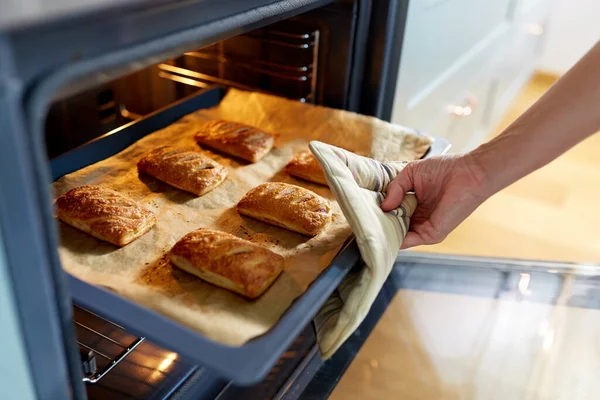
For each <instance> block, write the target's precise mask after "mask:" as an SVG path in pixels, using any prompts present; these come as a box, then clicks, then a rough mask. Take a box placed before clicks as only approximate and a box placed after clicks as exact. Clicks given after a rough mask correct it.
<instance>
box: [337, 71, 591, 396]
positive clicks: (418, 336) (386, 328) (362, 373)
mask: <svg viewBox="0 0 600 400" xmlns="http://www.w3.org/2000/svg"><path fill="white" fill-rule="evenodd" d="M552 83H553V80H552V79H550V78H548V77H545V76H536V77H534V78H533V79H532V80H531V81H530V82H529V84H528V85H527V86H526V88H525V89H524V90H523V91H522V93H521V94H520V95H519V96H518V97H517V98H516V100H515V102H514V104H513V106H512V107H511V109H510V110H509V111H508V113H507V115H506V118H505V120H504V121H503V123H502V124H501V126H500V127H498V130H497V132H495V133H494V135H496V134H498V133H500V132H501V130H502V129H503V128H504V127H505V126H507V125H508V124H509V123H510V122H511V121H513V120H514V119H516V118H517V117H518V116H519V115H520V114H521V113H522V112H523V111H525V110H526V109H527V108H528V107H529V106H530V105H531V104H532V103H533V102H535V100H536V99H538V98H539V97H540V96H541V95H542V94H543V93H544V92H545V91H546V90H547V89H548V88H549V87H550V86H551V84H552ZM598 154H600V135H596V136H593V137H591V138H589V139H588V140H586V141H585V142H583V143H581V144H579V145H578V146H576V147H575V148H573V149H572V150H570V151H569V152H567V153H566V154H564V155H563V156H561V157H560V158H558V159H557V160H555V161H554V162H553V163H551V164H550V165H548V166H546V167H545V168H543V169H541V170H539V171H537V172H535V173H533V174H531V175H530V176H528V177H526V178H524V179H522V180H521V181H519V182H517V183H515V184H514V185H512V186H510V187H508V188H507V189H505V190H503V191H502V192H500V193H498V194H497V195H495V196H494V197H492V198H491V199H489V200H488V201H487V202H486V203H484V204H483V205H482V206H481V207H480V208H479V209H478V210H476V212H475V213H474V214H473V215H471V216H470V217H469V218H468V219H467V220H466V221H465V222H464V223H463V224H462V225H461V226H459V227H458V228H457V229H456V230H455V231H454V232H453V233H452V234H450V235H449V237H448V238H447V239H446V240H445V241H444V242H443V243H441V244H438V245H436V246H430V247H423V248H418V249H416V251H423V252H435V253H452V254H465V255H477V256H493V257H511V258H525V259H539V260H555V261H576V262H595V263H600V209H598V201H599V199H600V184H599V183H600V157H598ZM528 304H529V303H519V302H504V301H502V300H496V299H493V298H490V299H482V298H476V297H472V296H460V295H444V294H437V293H426V292H419V291H410V290H408V291H407V290H402V291H400V292H398V294H397V295H396V297H395V298H394V300H393V301H392V303H391V304H390V306H389V307H388V309H387V311H386V312H385V314H384V316H383V317H382V319H381V320H380V322H379V324H378V325H377V327H376V328H375V330H374V331H373V333H372V334H371V336H370V337H369V339H368V340H367V342H366V343H365V345H364V346H363V348H362V349H361V351H360V352H359V354H358V355H357V357H356V359H355V360H354V362H353V363H352V365H351V366H350V367H349V369H348V370H347V372H346V374H345V375H344V377H343V378H342V380H341V381H340V383H339V384H338V385H337V387H336V389H335V390H334V392H333V394H332V396H331V397H330V398H331V399H333V400H342V399H361V400H362V399H365V400H368V399H373V400H375V399H377V400H386V399H507V398H523V399H525V398H527V399H538V398H540V399H541V398H553V399H558V398H565V399H569V398H575V397H573V393H574V392H572V390H574V388H575V385H576V384H577V385H579V387H580V388H584V389H586V390H587V389H589V388H590V387H591V388H594V390H595V392H594V393H596V395H597V393H600V391H598V389H600V388H598V386H597V385H598V384H597V383H593V382H596V381H597V380H596V379H595V378H593V375H591V376H590V379H591V380H590V381H585V379H587V378H585V376H587V373H586V372H585V371H592V372H593V374H597V373H600V357H599V356H597V355H595V356H594V355H590V354H591V353H594V352H598V351H600V349H593V348H588V346H587V345H583V344H581V345H577V344H576V343H595V342H597V339H594V336H593V335H596V334H598V333H599V332H600V311H596V310H583V311H582V310H581V309H575V308H572V307H564V308H562V309H561V311H560V312H559V311H557V309H558V308H559V307H553V306H550V305H548V306H541V305H528ZM557 304H558V303H557ZM538 306H539V307H547V308H543V309H536V310H537V311H535V312H534V311H531V310H530V311H531V312H532V313H538V314H539V313H542V314H544V315H552V316H553V317H552V318H554V319H551V318H550V317H548V318H546V319H545V320H544V321H542V322H540V321H541V320H538V319H532V318H530V317H529V315H532V314H527V312H529V311H527V312H526V311H524V310H529V308H531V307H538ZM419 307H420V308H419ZM424 308H427V309H428V310H429V311H428V312H427V311H423V312H424V315H421V314H417V313H416V311H415V310H417V309H424ZM480 309H486V310H493V311H489V315H493V316H494V317H493V318H495V319H496V320H498V319H499V318H500V319H502V318H507V321H510V322H509V328H508V329H507V330H504V331H503V333H502V334H501V336H500V337H499V338H497V339H495V340H496V341H497V340H499V341H500V342H504V343H507V342H510V343H519V342H521V343H522V341H523V340H526V339H524V337H525V336H527V335H529V336H531V337H533V336H532V335H538V334H539V335H542V336H543V337H544V338H546V339H547V338H548V337H549V336H548V335H549V333H548V332H550V333H551V334H552V335H554V334H555V333H556V332H558V331H557V330H554V331H552V330H551V329H550V328H549V327H552V326H553V325H552V324H553V323H555V322H556V318H558V321H559V322H560V321H563V322H561V323H560V324H559V325H558V327H559V328H561V329H563V331H561V332H562V333H561V334H562V339H561V340H563V343H567V344H569V346H570V347H568V348H566V350H565V347H564V346H563V347H560V348H558V347H557V346H556V345H555V346H554V347H553V346H552V340H553V339H550V347H548V348H547V349H546V344H545V343H546V341H547V340H546V339H544V349H545V352H536V353H535V355H533V356H531V357H529V356H526V359H525V358H523V357H524V356H523V352H524V350H523V349H521V350H519V349H517V347H515V345H514V344H512V345H511V346H512V347H510V346H508V347H506V346H505V347H502V349H503V350H502V351H500V352H499V353H494V354H493V355H490V354H488V353H489V352H488V353H486V354H485V355H484V354H472V355H470V354H471V353H469V351H467V352H466V354H468V355H467V356H466V357H464V358H462V359H458V358H457V359H452V358H450V357H449V356H448V355H447V354H450V353H452V351H453V350H454V347H460V346H461V345H462V346H465V343H466V341H467V339H466V337H467V336H468V335H466V334H465V332H464V330H465V329H468V328H463V327H468V326H470V324H471V325H473V324H475V325H477V323H478V322H477V321H480V320H479V319H477V318H478V317H476V314H477V310H480ZM440 310H443V311H440ZM465 310H468V311H469V312H466V311H465ZM448 313H457V314H456V315H461V321H460V323H456V324H454V323H450V324H449V325H445V326H446V327H447V326H454V325H456V327H457V328H456V332H445V331H444V332H440V331H439V329H435V328H431V329H425V328H423V327H424V326H426V325H428V324H429V325H428V326H435V324H436V323H437V322H436V321H438V322H439V321H442V320H443V319H444V318H445V316H447V315H448ZM461 313H462V314H461ZM519 313H521V317H523V318H520V319H519V320H518V321H517V322H518V324H515V325H514V327H515V329H513V325H512V324H513V322H512V321H513V320H512V318H514V316H515V315H519ZM557 313H559V314H560V315H558V314H557ZM580 313H582V315H579V314H580ZM583 313H585V317H584V316H583ZM486 315H487V314H486ZM536 315H537V314H536ZM540 315H541V314H540ZM557 315H558V317H557ZM561 318H562V319H561ZM564 318H568V319H569V320H570V321H585V329H572V331H569V332H566V331H564V329H565V328H564V326H565V325H569V324H565V323H564ZM581 318H583V319H581ZM481 321H484V320H483V319H482V320H481ZM573 323H574V322H573ZM438 326H439V325H438ZM517 328H518V329H517ZM559 328H557V329H559ZM461 329H463V330H461ZM494 329H496V328H494ZM517 331H518V332H517ZM540 332H541V333H540ZM586 332H587V333H586ZM471 333H472V335H471V336H470V338H471V339H468V340H472V341H473V343H475V345H474V346H475V347H477V348H480V347H481V345H482V343H487V344H486V346H488V349H489V348H490V346H491V347H493V346H492V345H491V344H489V341H490V340H492V341H494V339H493V337H492V336H490V335H491V334H490V333H489V332H483V333H480V332H478V330H477V328H474V330H473V331H472V332H471ZM584 334H586V335H588V336H589V337H587V341H586V340H585V338H583V337H581V335H584ZM544 335H545V336H544ZM578 335H579V336H578ZM590 335H592V336H590ZM542 336H540V337H542ZM596 337H597V336H596ZM567 339H568V340H567ZM427 342H428V343H429V347H427V346H425V343H427ZM448 342H450V344H448ZM500 342H495V343H496V344H497V343H500ZM467 345H468V344H467ZM467 347H468V346H467ZM475 347H474V348H475ZM596 347H597V346H596ZM528 350H530V349H529V348H527V349H526V350H525V352H527V351H528ZM532 351H533V350H532ZM536 351H537V350H536ZM444 352H445V353H444ZM542 353H543V354H545V356H543V357H542V356H540V354H542ZM574 354H579V356H577V357H578V358H576V356H575V355H574ZM598 354H600V353H598ZM519 357H521V358H519ZM527 357H528V358H527ZM517 359H518V360H520V361H518V362H517V361H516V360H517ZM558 359H560V360H561V361H563V360H566V361H563V362H557V361H558ZM568 361H570V362H568ZM491 365H496V366H498V365H499V366H500V367H493V368H492V369H491V370H487V369H489V367H490V366H491ZM502 365H504V367H502ZM508 365H512V367H508ZM515 365H516V366H517V367H518V366H520V367H521V368H515V367H514V366H515ZM557 365H558V366H559V367H560V368H563V369H562V370H560V371H559V370H557V369H556V368H559V367H557ZM523 369H524V370H523ZM523 371H526V372H527V373H525V374H523V373H522V372H523ZM532 371H533V372H532ZM574 371H575V372H574ZM594 371H595V372H594ZM534 372H535V373H534ZM569 373H570V375H569ZM532 374H533V375H532ZM567 375H569V377H568V378H564V379H562V380H561V379H557V377H561V376H564V377H567ZM596 376H597V375H596ZM586 385H587V386H586ZM579 393H580V394H583V393H582V392H579ZM588 394H589V392H588ZM515 396H517V397H515ZM539 396H542V397H539ZM546 396H548V397H546ZM577 398H579V397H577Z"/></svg>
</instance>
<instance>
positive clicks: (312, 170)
mask: <svg viewBox="0 0 600 400" xmlns="http://www.w3.org/2000/svg"><path fill="white" fill-rule="evenodd" d="M285 170H286V171H287V173H288V174H290V175H292V176H295V177H296V178H301V179H304V180H307V181H310V182H314V183H319V184H321V185H327V180H326V179H325V173H324V172H323V168H321V165H320V164H319V162H318V161H317V159H316V158H315V156H314V155H313V154H312V153H311V152H310V151H309V150H305V151H301V152H300V153H298V154H296V155H295V156H294V158H292V160H291V161H290V162H289V163H288V164H287V165H286V166H285Z"/></svg>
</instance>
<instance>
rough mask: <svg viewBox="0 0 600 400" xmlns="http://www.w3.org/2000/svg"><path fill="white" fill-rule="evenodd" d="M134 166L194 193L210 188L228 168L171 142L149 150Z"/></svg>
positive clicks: (224, 174) (201, 193)
mask: <svg viewBox="0 0 600 400" xmlns="http://www.w3.org/2000/svg"><path fill="white" fill-rule="evenodd" d="M137 167H138V170H139V171H142V172H145V173H147V174H149V175H152V176H153V177H155V178H157V179H159V180H161V181H163V182H165V183H168V184H169V185H171V186H174V187H176V188H178V189H181V190H185V191H186V192H190V193H193V194H195V195H197V196H202V195H203V194H206V193H208V192H210V191H211V190H213V189H214V188H216V187H217V186H219V185H220V184H221V183H222V182H223V181H224V180H225V178H226V177H227V169H226V168H225V167H223V166H222V165H221V164H219V163H217V162H216V161H214V160H213V159H211V158H209V157H206V156H205V155H203V154H201V153H198V152H195V151H186V150H182V149H178V148H175V147H171V146H161V147H158V148H156V149H154V150H152V151H150V152H149V153H147V154H146V155H145V156H144V157H142V159H140V160H139V161H138V163H137Z"/></svg>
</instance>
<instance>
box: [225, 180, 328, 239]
mask: <svg viewBox="0 0 600 400" xmlns="http://www.w3.org/2000/svg"><path fill="white" fill-rule="evenodd" d="M237 209H238V211H239V212H240V213H241V214H244V215H247V216H249V217H252V218H256V219H259V220H261V221H264V222H268V223H270V224H273V225H277V226H281V227H283V228H286V229H289V230H291V231H294V232H299V233H302V234H304V235H308V236H315V235H317V234H318V233H319V232H320V231H322V230H323V229H324V228H325V227H326V226H327V225H328V224H329V223H330V222H331V207H330V205H329V201H327V200H326V199H324V198H322V197H321V196H319V195H318V194H316V193H313V192H311V191H310V190H308V189H305V188H303V187H300V186H296V185H290V184H288V183H281V182H268V183H263V184H262V185H259V186H257V187H255V188H254V189H251V190H250V191H249V192H248V193H246V195H245V196H244V197H243V198H242V199H241V200H240V202H239V203H238V205H237Z"/></svg>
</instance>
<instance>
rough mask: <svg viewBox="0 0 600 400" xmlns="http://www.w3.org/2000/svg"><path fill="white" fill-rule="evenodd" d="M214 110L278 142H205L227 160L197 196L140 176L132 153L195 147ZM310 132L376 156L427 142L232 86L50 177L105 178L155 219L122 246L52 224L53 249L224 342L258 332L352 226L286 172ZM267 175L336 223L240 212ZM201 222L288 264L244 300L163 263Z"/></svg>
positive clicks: (65, 182) (103, 282) (60, 186)
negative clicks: (245, 151) (221, 174)
mask: <svg viewBox="0 0 600 400" xmlns="http://www.w3.org/2000/svg"><path fill="white" fill-rule="evenodd" d="M218 118H221V119H226V120H231V121H236V122H243V123H247V124H250V125H254V126H257V127H260V128H263V129H265V130H267V131H269V132H272V133H277V134H278V139H277V142H276V148H274V149H273V150H272V151H271V152H270V153H269V154H268V155H267V156H265V157H264V158H263V159H262V160H261V161H260V162H258V163H255V164H249V163H246V162H243V161H240V160H236V159H233V158H232V157H229V156H226V155H223V154H218V153H215V152H211V151H209V150H207V149H203V151H205V153H206V154H207V155H209V156H210V157H212V158H214V159H215V160H217V161H218V162H220V163H222V164H223V165H227V166H228V168H229V176H228V178H227V180H226V181H225V182H224V183H223V184H222V185H221V186H219V187H218V188H217V189H215V190H214V191H212V192H210V193H208V194H206V195H204V196H202V197H196V196H194V195H191V194H188V193H186V192H183V191H181V190H178V189H175V188H172V187H170V186H169V185H167V184H165V183H162V182H160V181H158V180H156V179H154V178H152V177H150V176H147V175H143V174H138V172H137V169H136V162H137V160H138V159H139V158H140V157H141V156H142V155H143V154H144V153H145V152H147V151H149V150H151V149H153V148H155V147H157V146H160V145H165V144H169V145H173V146H179V147H182V148H188V149H192V150H199V146H198V145H197V144H196V143H195V142H194V140H193V136H194V133H195V132H196V129H197V127H198V126H200V125H202V124H203V123H205V122H206V121H208V120H212V119H218ZM312 139H316V140H320V141H323V142H326V143H331V144H334V145H337V146H340V147H343V148H346V149H348V150H351V151H355V152H358V153H360V154H364V155H368V156H370V157H373V158H376V159H379V160H406V159H416V158H419V157H421V156H422V155H423V154H424V153H425V152H426V151H427V149H428V147H429V144H430V141H429V139H427V138H424V137H419V136H416V135H413V134H410V133H407V132H406V131H405V130H404V129H403V128H401V127H399V126H394V125H391V124H388V123H385V122H383V121H380V120H377V119H374V118H370V117H365V116H361V115H357V114H353V113H349V112H344V111H339V110H333V109H328V108H325V107H315V106H310V105H306V104H302V103H299V102H296V101H291V100H284V99H281V98H278V97H274V96H269V95H265V94H259V93H250V92H243V91H238V90H234V89H231V90H229V92H228V94H227V96H226V97H225V98H224V99H223V101H222V102H221V103H220V105H219V106H218V107H215V108H212V109H207V110H200V111H197V112H194V113H192V114H189V115H187V116H185V117H184V118H182V119H181V120H179V121H177V122H176V123H174V124H172V125H170V126H168V127H166V128H164V129H161V130H159V131H156V132H154V133H152V134H150V135H148V136H146V137H144V138H143V139H141V140H139V141H138V142H136V143H135V144H133V145H132V146H130V147H129V148H127V149H125V150H124V151H122V152H120V153H118V154H117V155H115V156H113V157H110V158H108V159H106V160H103V161H100V162H98V163H96V164H93V165H90V166H88V167H86V168H84V169H82V170H79V171H76V172H74V173H72V174H69V175H66V176H64V177H63V178H61V179H59V180H58V181H56V182H55V183H54V184H53V190H54V196H55V197H58V196H60V195H62V194H64V193H65V192H67V191H68V190H70V189H72V188H74V187H76V186H80V185H85V184H94V185H103V186H106V187H109V188H112V189H115V190H117V191H119V192H121V193H123V194H125V195H127V196H130V197H132V198H133V199H135V200H137V201H139V202H140V204H143V205H144V206H146V207H148V208H149V209H151V210H152V211H153V212H154V213H155V214H156V216H157V218H158V222H157V224H156V226H155V227H154V228H153V229H152V230H151V231H150V232H148V233H147V234H145V235H144V236H142V237H141V238H139V239H137V240H135V241H134V242H132V243H130V244H129V245H127V246H125V247H123V248H117V247H115V246H113V245H111V244H108V243H105V242H102V241H99V240H97V239H95V238H93V237H91V236H89V235H87V234H85V233H82V232H80V231H78V230H76V229H74V228H72V227H70V226H68V225H66V224H63V223H62V222H61V223H59V224H60V225H59V227H60V235H61V246H60V248H59V254H60V258H61V261H62V264H63V267H64V269H65V270H66V271H68V272H69V273H71V274H72V275H74V276H76V277H78V278H79V279H81V280H83V281H86V282H88V283H91V284H94V285H98V286H102V287H105V288H108V289H110V290H112V291H114V292H116V293H118V294H119V295H121V296H124V297H126V298H128V299H130V300H132V301H134V302H136V303H139V304H141V305H143V306H146V307H149V308H151V309H154V310H155V311H158V312H160V313H162V314H164V315H166V316H168V317H170V318H172V319H174V320H177V321H179V322H180V323H182V324H185V325H186V326H188V327H190V328H192V329H195V330H197V331H199V332H200V333H202V334H203V335H205V336H207V337H209V338H210V339H213V340H215V341H217V342H220V343H223V344H227V345H233V346H239V345H242V344H243V343H245V342H247V341H248V340H250V339H252V338H254V337H256V336H259V335H261V334H263V333H265V332H266V331H268V330H269V329H270V328H271V327H272V326H273V325H274V324H275V323H276V322H277V320H278V319H279V318H280V317H281V315H282V314H283V313H284V312H285V310H286V309H287V308H288V307H289V306H290V304H291V303H292V301H293V300H294V299H295V298H297V297H298V296H299V295H300V294H302V293H303V292H304V291H305V290H306V288H307V287H308V285H309V284H310V283H311V282H312V281H313V280H315V279H316V278H317V277H318V275H319V274H320V273H321V271H323V269H325V268H326V267H327V266H328V265H329V264H330V262H331V260H332V259H333V257H334V256H335V254H336V253H337V252H338V250H339V249H340V247H341V245H342V244H343V242H344V241H345V240H346V239H347V238H348V236H349V235H350V234H351V231H350V228H349V226H348V225H347V223H346V221H345V219H344V217H343V215H342V213H341V211H340V209H339V207H338V205H337V203H336V202H335V200H334V199H333V196H332V194H331V192H330V191H329V189H328V188H326V187H324V186H320V185H316V184H311V183H308V182H304V181H300V180H296V179H294V178H291V177H289V176H288V175H287V174H286V173H285V172H284V171H283V167H284V166H285V164H286V163H287V162H288V161H289V160H290V159H291V158H292V156H293V155H294V154H295V153H296V152H298V151H300V150H304V149H306V148H307V144H308V141H309V140H312ZM267 181H279V182H288V183H294V184H297V185H301V186H304V187H306V188H308V189H310V190H313V191H314V192H316V193H318V194H320V195H321V196H324V197H326V198H329V199H331V200H332V203H333V209H334V213H335V215H334V219H333V223H332V224H331V225H330V226H329V228H328V229H326V231H325V232H323V233H321V234H319V235H318V236H317V237H315V238H309V237H306V236H303V235H300V234H296V233H293V232H290V231H287V230H285V229H282V228H277V227H274V226H271V225H269V224H266V223H262V222H259V221H256V220H253V219H251V218H246V217H242V216H240V215H239V214H238V213H237V211H236V209H235V205H236V204H237V201H238V200H239V199H240V198H241V197H242V196H243V195H244V194H245V193H246V192H247V191H248V190H249V189H251V188H253V187H255V186H256V185H258V184H260V183H263V182H267ZM201 227H206V228H213V229H219V230H222V231H226V232H229V233H232V234H234V235H236V236H238V237H241V238H244V239H248V240H251V241H253V242H256V243H260V244H263V245H265V246H266V247H268V248H270V249H271V250H273V251H275V252H277V253H279V254H281V255H283V256H284V257H285V271H284V272H283V273H282V274H281V276H280V277H279V278H278V279H277V280H276V281H275V282H274V284H273V285H272V286H271V288H270V289H268V290H267V292H266V293H265V294H264V295H263V296H261V297H260V298H259V299H257V300H255V301H249V300H246V299H244V298H243V297H241V296H239V295H237V294H234V293H231V292H229V291H227V290H225V289H221V288H218V287H215V286H212V285H210V284H208V283H205V282H203V281H202V280H200V279H199V278H196V277H195V276H193V275H190V274H188V273H186V272H184V271H181V270H179V269H177V268H175V267H172V266H171V265H170V263H169V262H168V261H166V258H165V254H166V252H167V251H168V250H169V249H170V248H171V247H172V246H173V245H174V244H175V242H176V241H177V240H178V239H179V238H181V237H182V236H183V235H185V234H186V233H188V232H190V231H193V230H195V229H198V228H201Z"/></svg>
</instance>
